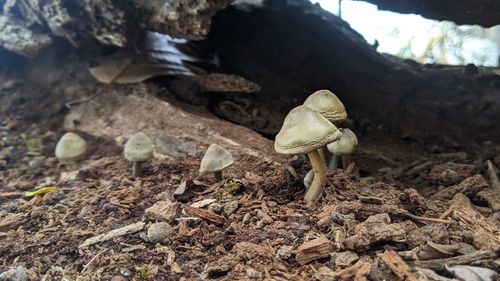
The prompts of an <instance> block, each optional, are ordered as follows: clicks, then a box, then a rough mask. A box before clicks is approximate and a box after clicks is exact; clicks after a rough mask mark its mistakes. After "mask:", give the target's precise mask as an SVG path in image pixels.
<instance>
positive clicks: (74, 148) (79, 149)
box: [56, 133, 87, 162]
mask: <svg viewBox="0 0 500 281" xmlns="http://www.w3.org/2000/svg"><path fill="white" fill-rule="evenodd" d="M85 151H87V142H86V141H85V140H84V139H82V138H81V137H80V136H79V135H77V134H75V133H66V134H64V135H63V136H62V137H61V138H60V139H59V141H58V142H57V145H56V158H57V159H58V160H59V161H62V162H74V161H78V160H80V159H82V158H83V156H84V155H85Z"/></svg>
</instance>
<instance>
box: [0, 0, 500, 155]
mask: <svg viewBox="0 0 500 281" xmlns="http://www.w3.org/2000/svg"><path fill="white" fill-rule="evenodd" d="M73 2H77V3H73ZM184 2H186V3H187V2H189V5H184V4H182V3H184ZM229 2H230V1H229V0H218V1H208V0H195V1H182V0H170V1H148V2H147V3H156V4H154V5H153V4H141V3H142V2H140V3H139V1H123V2H119V4H118V2H116V1H115V2H111V1H99V2H96V1H90V0H86V1H65V2H64V3H63V2H62V1H58V0H52V1H47V2H44V3H42V4H37V6H36V7H35V6H33V5H35V4H33V3H35V2H34V1H20V0H19V1H15V0H13V1H6V2H2V3H4V7H3V9H2V10H1V12H0V31H2V32H0V45H2V46H3V47H4V48H7V49H9V50H11V51H13V52H16V53H19V54H22V55H25V56H35V55H36V54H39V56H43V55H44V54H45V53H40V52H41V50H42V49H44V48H46V47H47V46H49V45H51V44H52V45H53V46H52V48H55V49H58V53H59V54H61V53H65V52H63V50H64V51H66V50H65V49H64V48H68V46H65V45H64V44H53V42H56V41H61V40H54V39H55V38H60V37H62V38H65V39H66V41H67V42H69V43H70V44H71V45H72V46H74V47H79V48H80V49H78V52H79V53H80V56H81V58H80V59H83V60H93V59H95V57H96V55H95V53H96V51H97V52H99V50H100V49H101V48H103V46H115V47H124V46H129V45H131V44H132V42H134V40H135V37H136V36H138V35H139V34H141V32H142V31H144V30H157V31H160V32H164V33H168V34H170V35H173V36H176V37H181V38H187V39H202V38H205V37H206V40H204V41H203V42H198V43H194V44H198V49H199V48H202V49H205V50H209V51H213V52H216V53H218V54H219V56H218V57H219V62H220V64H219V66H218V68H217V72H220V73H228V74H236V75H238V76H240V77H244V78H247V79H249V80H250V81H252V82H256V83H257V84H258V86H260V89H261V90H260V92H259V93H258V94H248V93H242V92H244V91H240V93H239V94H228V93H218V94H217V93H216V94H210V95H208V94H206V90H207V89H203V87H199V86H198V85H194V86H192V87H189V86H183V87H181V89H180V90H179V89H178V88H179V87H176V86H175V85H177V86H178V85H179V84H181V85H182V83H179V81H181V80H182V79H188V80H189V79H191V81H193V82H192V83H195V82H194V81H195V79H192V78H177V79H170V80H169V79H159V80H160V81H161V83H163V84H162V85H165V86H166V87H167V88H168V89H169V90H171V92H172V93H173V94H174V95H175V96H176V97H177V98H179V99H182V100H183V101H188V102H191V103H193V104H197V105H203V106H205V107H206V108H207V109H209V110H210V111H211V112H214V113H215V114H216V115H218V116H220V117H222V118H224V119H227V120H230V121H232V122H234V123H237V124H240V125H243V126H246V127H248V128H251V129H253V130H255V131H258V132H260V133H263V134H265V135H268V136H272V135H274V134H275V133H276V132H277V131H278V130H279V128H280V126H281V123H282V120H283V118H284V116H285V115H286V113H287V112H288V111H289V110H290V109H291V108H293V107H294V106H296V105H298V104H300V103H302V102H303V101H304V100H305V98H306V97H307V96H308V95H309V94H310V93H311V92H313V91H315V90H317V89H320V88H328V89H330V90H332V91H334V92H335V93H336V94H337V95H338V96H339V97H340V98H341V99H342V100H343V101H344V103H345V104H346V107H347V110H348V113H349V116H350V117H351V118H352V119H353V120H354V125H353V126H352V127H354V129H355V130H358V131H362V130H364V129H366V130H368V129H370V130H372V131H373V130H381V131H383V132H392V133H393V134H396V135H399V136H400V137H404V138H410V139H415V140H422V139H430V140H432V141H435V140H436V139H437V140H440V141H443V140H445V141H447V142H446V143H445V144H451V145H455V144H456V141H457V140H459V141H463V142H464V143H469V144H470V143H472V142H473V141H484V140H497V139H500V123H499V122H497V121H496V120H500V75H499V71H498V69H492V68H481V67H479V68H478V74H474V73H472V74H469V73H467V72H464V68H463V67H461V66H442V65H421V64H418V63H416V62H414V61H409V60H401V59H398V58H396V57H393V56H390V55H385V54H380V53H378V52H377V51H376V49H375V47H373V46H371V45H369V44H368V43H367V42H366V41H365V40H364V39H363V38H362V37H361V36H360V35H359V34H358V33H357V32H356V31H354V30H353V29H351V28H350V27H349V25H348V24H347V23H346V22H344V21H342V20H341V19H339V18H338V17H336V16H335V15H332V14H330V13H328V12H326V11H324V10H322V9H321V8H320V7H319V6H318V5H313V4H311V3H310V2H309V1H307V0H296V1H269V2H267V4H265V5H263V6H259V7H254V8H251V9H246V10H242V9H237V8H236V7H234V6H231V7H229V8H227V9H224V10H222V11H220V12H218V13H217V14H216V15H215V16H214V17H212V16H213V15H214V14H215V13H216V12H217V11H219V10H221V9H223V8H225V7H227V5H228V4H229ZM37 3H38V2H37ZM160 4H164V5H167V6H168V7H169V9H168V11H169V13H166V12H165V10H164V9H163V8H160V6H161V5H160ZM167 6H165V7H167ZM35 8H36V9H35ZM76 8H78V9H79V11H81V13H73V12H74V11H73V9H76ZM478 9H479V8H478ZM209 28H210V32H209ZM6 31H8V32H6ZM49 48H50V47H49ZM68 53H70V52H68ZM62 59H63V60H69V58H68V57H64V58H62ZM85 64H88V62H87V63H85ZM82 70H83V71H86V69H82ZM188 84H189V81H188ZM176 88H177V90H176ZM213 89H216V88H213V87H212V88H211V90H213ZM84 94H85V95H89V94H91V93H89V92H82V95H84Z"/></svg>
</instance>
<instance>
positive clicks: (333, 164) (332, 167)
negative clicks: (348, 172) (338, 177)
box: [328, 154, 339, 173]
mask: <svg viewBox="0 0 500 281" xmlns="http://www.w3.org/2000/svg"><path fill="white" fill-rule="evenodd" d="M338 159H339V158H338V157H337V155H335V154H332V158H330V163H328V170H330V171H332V172H334V173H335V172H336V171H337V166H338Z"/></svg>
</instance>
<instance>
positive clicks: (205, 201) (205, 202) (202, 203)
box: [191, 198, 217, 208]
mask: <svg viewBox="0 0 500 281" xmlns="http://www.w3.org/2000/svg"><path fill="white" fill-rule="evenodd" d="M216 201H217V199H213V198H208V199H203V200H200V201H197V202H194V203H193V204H191V207H193V208H203V207H206V206H208V205H210V204H212V203H214V202H216Z"/></svg>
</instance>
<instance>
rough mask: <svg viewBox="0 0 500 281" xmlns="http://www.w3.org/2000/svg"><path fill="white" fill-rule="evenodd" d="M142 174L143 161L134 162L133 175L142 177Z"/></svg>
mask: <svg viewBox="0 0 500 281" xmlns="http://www.w3.org/2000/svg"><path fill="white" fill-rule="evenodd" d="M141 174H142V162H141V161H134V162H132V176H133V177H140V176H141Z"/></svg>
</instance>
